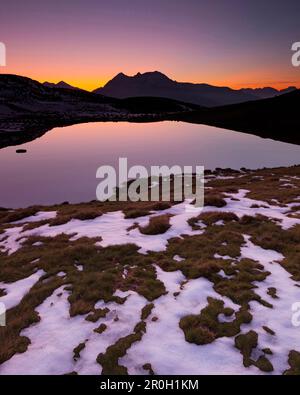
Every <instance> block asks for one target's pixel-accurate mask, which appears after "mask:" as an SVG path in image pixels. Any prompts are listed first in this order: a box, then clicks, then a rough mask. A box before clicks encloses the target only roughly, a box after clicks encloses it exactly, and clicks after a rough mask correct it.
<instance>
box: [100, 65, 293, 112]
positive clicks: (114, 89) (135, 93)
mask: <svg viewBox="0 0 300 395" xmlns="http://www.w3.org/2000/svg"><path fill="white" fill-rule="evenodd" d="M290 89H293V88H290ZM94 93H100V94H103V95H105V96H110V97H116V98H126V97H139V96H156V97H167V98H171V99H175V100H180V101H184V102H187V103H194V104H198V105H201V106H204V107H214V106H220V105H227V104H235V103H241V102H245V101H250V100H258V99H261V98H265V97H272V96H275V95H277V94H280V91H277V90H276V89H273V88H263V89H261V90H259V89H240V90H234V89H231V88H228V87H217V86H213V85H208V84H192V83H187V82H177V81H173V80H171V79H170V78H169V77H167V76H166V75H164V74H162V73H160V72H158V71H154V72H147V73H144V74H141V73H138V74H136V75H134V76H132V77H130V76H127V75H125V74H123V73H120V74H118V75H116V76H115V77H114V78H113V79H112V80H110V81H109V82H108V83H107V84H106V85H105V86H104V87H103V88H98V89H96V90H94Z"/></svg>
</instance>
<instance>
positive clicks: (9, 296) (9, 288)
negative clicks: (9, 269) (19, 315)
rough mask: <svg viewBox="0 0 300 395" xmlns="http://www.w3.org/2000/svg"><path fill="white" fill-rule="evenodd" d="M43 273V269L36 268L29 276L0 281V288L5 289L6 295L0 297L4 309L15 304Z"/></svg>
mask: <svg viewBox="0 0 300 395" xmlns="http://www.w3.org/2000/svg"><path fill="white" fill-rule="evenodd" d="M44 274H45V272H44V270H38V271H37V272H35V273H33V274H32V275H31V276H29V277H27V278H24V279H22V280H18V281H15V282H13V283H3V282H0V289H5V292H6V295H4V296H2V297H0V303H4V305H5V307H6V310H8V309H11V308H12V307H14V306H17V305H18V304H19V303H20V302H21V300H22V299H23V297H24V296H25V295H26V294H27V293H28V292H29V290H30V288H31V287H33V286H34V284H35V283H37V282H38V281H39V279H40V278H41V277H42V276H43V275H44Z"/></svg>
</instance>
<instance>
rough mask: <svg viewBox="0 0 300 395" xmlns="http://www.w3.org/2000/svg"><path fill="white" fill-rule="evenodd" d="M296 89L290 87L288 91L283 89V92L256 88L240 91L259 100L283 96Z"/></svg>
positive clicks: (268, 88) (269, 88)
mask: <svg viewBox="0 0 300 395" xmlns="http://www.w3.org/2000/svg"><path fill="white" fill-rule="evenodd" d="M296 89H297V88H296V87H295V86H290V87H288V88H286V89H282V90H277V89H275V88H271V87H267V88H254V89H251V88H244V89H240V91H242V92H244V93H247V94H251V95H254V96H256V97H257V98H258V99H269V98H271V97H274V96H278V95H283V94H285V93H289V92H292V91H294V90H296Z"/></svg>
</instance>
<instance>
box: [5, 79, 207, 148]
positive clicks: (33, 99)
mask: <svg viewBox="0 0 300 395" xmlns="http://www.w3.org/2000/svg"><path fill="white" fill-rule="evenodd" d="M196 109H199V106H196V105H193V104H186V103H182V102H178V101H175V100H171V99H164V98H151V97H146V98H138V99H136V98H130V99H115V98H109V97H105V96H102V95H99V94H98V95H96V94H94V93H91V92H87V91H83V90H77V89H69V88H63V87H59V88H56V87H51V88H50V87H48V86H46V85H45V84H41V83H39V82H37V81H34V80H32V79H30V78H26V77H21V76H16V75H9V74H0V148H1V147H3V146H7V145H12V144H13V145H15V144H18V143H22V142H25V141H28V139H29V140H31V139H32V138H34V137H37V136H39V135H41V134H43V133H45V131H47V130H49V129H51V128H53V127H57V126H65V125H70V124H74V123H79V122H91V121H138V122H142V121H158V120H161V119H165V117H166V116H167V114H174V113H177V112H186V111H192V110H196ZM23 139H25V140H23ZM26 139H27V140H26ZM10 142H12V143H10Z"/></svg>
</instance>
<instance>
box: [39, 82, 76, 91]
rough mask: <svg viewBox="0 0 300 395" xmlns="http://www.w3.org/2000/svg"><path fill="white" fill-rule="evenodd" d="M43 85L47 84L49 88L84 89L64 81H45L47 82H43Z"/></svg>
mask: <svg viewBox="0 0 300 395" xmlns="http://www.w3.org/2000/svg"><path fill="white" fill-rule="evenodd" d="M43 85H44V86H47V87H48V88H62V89H75V90H80V91H82V90H83V89H80V88H77V87H75V86H72V85H70V84H68V83H66V82H64V81H60V82H57V83H56V84H55V83H53V82H48V81H45V82H43Z"/></svg>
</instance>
